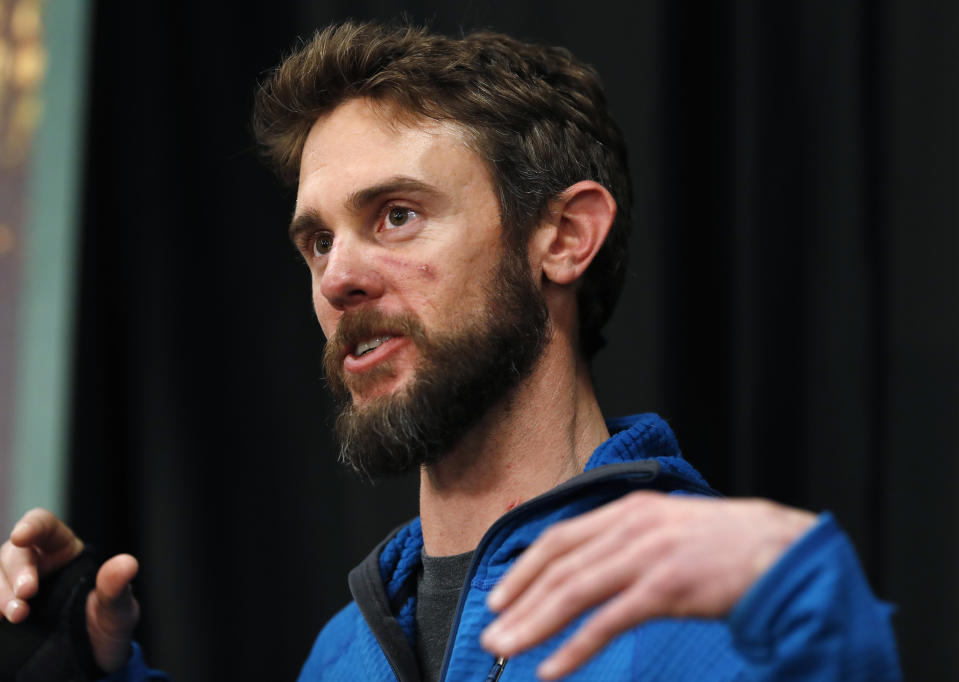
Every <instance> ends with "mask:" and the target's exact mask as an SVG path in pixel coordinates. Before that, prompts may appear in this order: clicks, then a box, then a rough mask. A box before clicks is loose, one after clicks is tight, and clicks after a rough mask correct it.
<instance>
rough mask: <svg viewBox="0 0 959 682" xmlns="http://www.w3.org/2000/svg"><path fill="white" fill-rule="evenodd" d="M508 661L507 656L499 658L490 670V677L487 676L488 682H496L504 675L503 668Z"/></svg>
mask: <svg viewBox="0 0 959 682" xmlns="http://www.w3.org/2000/svg"><path fill="white" fill-rule="evenodd" d="M508 660H509V659H508V658H506V657H505V656H500V657H499V658H497V659H496V662H495V663H493V667H492V668H490V671H489V675H487V676H486V682H496V681H497V680H498V679H499V676H500V675H502V674H503V668H505V667H506V661H508Z"/></svg>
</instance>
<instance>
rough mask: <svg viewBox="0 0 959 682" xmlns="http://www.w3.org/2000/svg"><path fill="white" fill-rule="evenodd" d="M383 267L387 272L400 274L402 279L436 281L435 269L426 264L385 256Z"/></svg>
mask: <svg viewBox="0 0 959 682" xmlns="http://www.w3.org/2000/svg"><path fill="white" fill-rule="evenodd" d="M383 266H384V268H387V270H386V271H387V272H388V271H393V272H396V273H400V275H401V276H402V277H403V278H404V279H419V280H425V281H427V282H433V281H435V280H436V268H435V266H433V265H430V264H429V263H426V262H421V261H415V260H408V259H405V258H397V257H396V256H385V257H384V258H383Z"/></svg>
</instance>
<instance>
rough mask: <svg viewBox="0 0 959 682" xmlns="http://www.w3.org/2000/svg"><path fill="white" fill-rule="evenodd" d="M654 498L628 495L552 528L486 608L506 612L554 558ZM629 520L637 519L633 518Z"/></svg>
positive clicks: (650, 494) (652, 495) (647, 494)
mask: <svg viewBox="0 0 959 682" xmlns="http://www.w3.org/2000/svg"><path fill="white" fill-rule="evenodd" d="M658 497H662V494H661V493H656V492H654V491H648V490H644V491H639V492H636V493H631V494H630V495H627V496H625V497H623V498H621V499H619V500H617V501H615V502H611V503H609V504H606V505H603V506H602V507H600V508H598V509H596V510H594V511H591V512H588V513H586V514H583V515H582V516H579V517H576V518H575V519H571V520H569V521H563V522H560V523H557V524H555V525H553V526H552V527H550V528H549V529H547V530H546V531H545V532H544V533H543V534H542V535H541V536H540V537H539V538H538V539H537V540H536V542H534V543H533V544H532V545H531V546H530V547H529V549H527V550H526V551H525V552H524V553H523V555H522V556H521V557H520V558H519V559H518V560H517V561H516V564H514V565H513V568H512V569H510V571H509V573H507V574H506V577H505V578H503V580H502V581H501V582H500V584H499V585H497V586H496V588H494V589H493V591H492V592H490V594H489V597H488V598H487V600H486V603H487V606H488V607H489V608H490V609H491V610H493V611H501V610H502V609H504V608H506V607H507V606H508V605H509V604H510V603H511V602H512V601H513V600H515V599H516V598H517V596H518V595H520V594H522V593H523V591H524V590H526V589H527V587H528V586H529V584H530V583H531V582H533V581H534V580H535V579H536V577H537V576H538V575H539V574H540V573H541V572H542V571H543V570H544V568H545V567H546V566H547V565H548V564H549V563H550V562H551V561H552V560H553V559H555V558H556V557H557V556H559V555H562V554H565V553H567V552H568V551H570V549H572V548H574V547H576V546H578V545H580V544H582V543H584V542H586V541H588V540H591V539H592V538H593V537H595V536H596V534H597V533H599V532H602V531H603V530H605V529H607V528H609V527H611V526H615V525H616V522H617V520H618V519H621V518H622V517H623V515H624V512H626V511H628V508H629V507H637V508H638V507H640V506H642V505H646V504H648V502H649V501H650V500H653V499H656V498H658ZM633 520H634V521H637V520H638V519H637V518H635V517H634V519H633Z"/></svg>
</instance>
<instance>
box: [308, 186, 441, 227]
mask: <svg viewBox="0 0 959 682" xmlns="http://www.w3.org/2000/svg"><path fill="white" fill-rule="evenodd" d="M397 192H415V193H417V194H425V195H427V196H429V197H432V198H442V197H444V196H445V195H444V194H443V193H442V192H441V191H440V190H439V189H437V188H436V187H434V186H433V185H429V184H427V183H425V182H423V181H422V180H417V179H416V178H410V177H407V176H404V175H397V176H395V177H392V178H389V179H388V180H385V181H383V182H380V183H377V184H375V185H371V186H370V187H364V188H363V189H360V190H357V191H355V192H353V193H351V194H350V195H349V197H347V199H346V205H347V207H349V209H350V210H352V211H360V210H362V209H364V208H366V207H367V206H369V205H370V204H372V203H374V202H375V201H376V200H377V199H379V198H380V197H381V196H383V195H384V194H394V193H397ZM324 228H326V223H325V222H323V219H322V218H321V217H320V214H319V213H318V212H317V211H316V210H314V209H307V210H305V211H303V213H301V214H300V215H298V216H296V217H294V218H293V220H292V222H290V228H289V234H290V239H291V240H292V241H293V242H294V243H296V238H297V236H299V235H300V234H301V233H303V232H306V231H317V230H321V229H324Z"/></svg>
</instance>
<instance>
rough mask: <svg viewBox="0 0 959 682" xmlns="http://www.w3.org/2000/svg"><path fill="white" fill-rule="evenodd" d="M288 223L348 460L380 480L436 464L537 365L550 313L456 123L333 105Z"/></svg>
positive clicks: (316, 135) (314, 135) (314, 142)
mask: <svg viewBox="0 0 959 682" xmlns="http://www.w3.org/2000/svg"><path fill="white" fill-rule="evenodd" d="M291 231H292V234H293V237H294V241H295V242H296V244H297V246H298V248H299V249H300V251H301V253H302V254H303V256H304V258H305V259H306V261H307V263H308V264H309V266H310V271H311V274H312V279H313V303H314V307H315V310H316V315H317V318H318V319H319V321H320V324H321V326H322V327H323V331H324V333H325V334H326V336H327V339H328V340H329V341H328V344H327V349H326V353H325V356H324V367H325V369H326V373H327V378H328V381H329V383H330V386H331V388H332V389H333V391H334V394H335V395H336V396H337V398H338V399H339V401H340V403H341V414H340V417H339V418H338V420H337V432H338V435H339V437H340V445H341V454H342V456H343V457H344V458H345V459H346V460H347V461H349V462H350V463H351V464H353V465H354V466H355V467H356V468H358V469H359V470H360V471H362V472H364V473H366V474H368V475H371V476H375V475H382V474H386V473H393V472H398V471H402V470H405V469H408V468H410V467H411V466H415V465H417V464H422V463H429V462H431V461H435V460H436V459H438V458H439V457H440V456H442V455H443V454H445V452H447V451H448V450H449V449H450V448H452V447H453V446H454V445H455V444H456V442H457V441H458V440H459V438H460V437H461V436H462V435H463V434H464V433H465V432H466V431H467V430H468V429H469V428H470V427H472V426H473V425H474V424H475V423H476V422H477V421H478V420H479V419H480V418H481V417H482V416H483V415H484V414H485V413H486V411H488V409H489V408H490V407H491V406H492V405H494V404H496V403H497V402H499V401H501V400H502V399H504V398H505V397H506V396H507V395H508V393H509V391H510V389H511V388H512V387H514V386H515V385H516V384H517V383H519V381H520V380H521V379H522V378H523V377H524V376H525V375H526V374H527V373H528V372H529V370H530V369H531V368H532V366H533V365H534V364H535V360H536V358H538V356H539V354H540V352H541V350H542V348H543V346H544V345H545V340H546V337H547V336H548V315H547V313H546V309H545V305H544V303H543V301H542V297H541V295H540V293H539V291H538V289H537V287H536V285H535V284H534V283H533V280H532V277H531V275H530V271H529V264H528V261H527V259H526V256H525V253H522V254H512V253H507V252H505V251H504V248H503V246H502V237H501V229H500V218H499V204H498V201H497V199H496V194H495V192H494V190H493V185H492V182H491V180H490V178H489V173H488V170H487V168H486V166H485V164H484V163H483V162H482V161H481V160H480V159H479V157H477V156H476V154H474V153H473V152H472V151H471V150H469V149H468V148H467V147H466V145H465V144H464V143H463V141H462V138H461V137H460V135H459V133H458V131H457V130H456V129H455V127H453V126H449V125H444V124H440V123H436V122H432V121H425V120H420V121H417V122H415V123H403V122H398V121H396V120H395V119H394V118H393V117H391V116H390V110H389V109H387V108H385V107H383V106H382V105H377V104H375V103H371V102H370V101H368V100H362V99H354V100H350V101H347V102H346V103H344V104H342V105H340V106H339V107H338V108H336V109H335V110H334V111H332V112H331V113H329V114H327V115H326V116H324V117H322V118H321V119H319V120H318V121H317V123H316V124H315V125H314V126H313V129H312V130H311V132H310V135H309V137H308V138H307V141H306V144H305V146H304V149H303V156H302V161H301V166H300V183H299V191H298V194H297V206H296V212H295V217H294V220H293V224H292V226H291Z"/></svg>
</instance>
